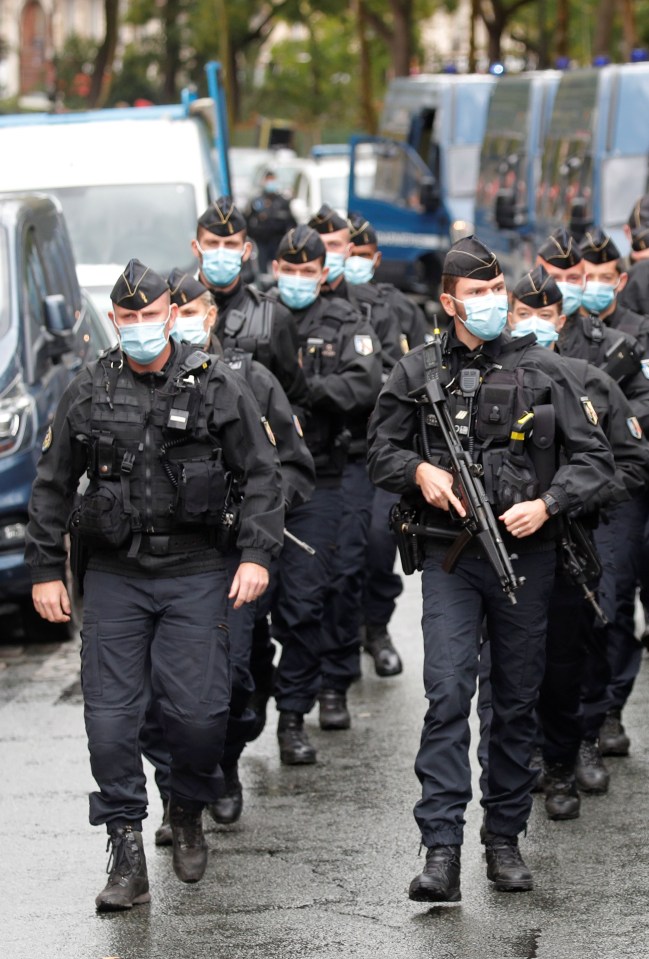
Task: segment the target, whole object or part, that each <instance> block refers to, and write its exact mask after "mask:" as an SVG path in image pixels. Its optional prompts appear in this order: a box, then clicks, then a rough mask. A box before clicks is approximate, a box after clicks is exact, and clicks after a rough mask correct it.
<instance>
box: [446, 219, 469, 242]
mask: <svg viewBox="0 0 649 959" xmlns="http://www.w3.org/2000/svg"><path fill="white" fill-rule="evenodd" d="M474 231H475V226H474V225H473V223H471V221H470V220H453V222H452V223H451V243H457V241H458V240H461V239H462V237H465V236H471V235H472V233H473V232H474Z"/></svg>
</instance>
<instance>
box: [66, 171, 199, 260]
mask: <svg viewBox="0 0 649 959" xmlns="http://www.w3.org/2000/svg"><path fill="white" fill-rule="evenodd" d="M47 192H48V193H54V194H55V196H57V197H58V198H59V200H60V201H61V205H62V207H63V212H64V213H65V219H66V221H67V225H68V230H69V232H70V237H71V239H72V246H73V248H74V254H75V259H76V261H77V263H83V264H91V263H92V264H98V263H115V264H119V265H120V266H121V265H123V264H125V263H128V261H129V260H130V259H132V258H133V257H137V259H139V260H141V261H142V262H143V263H146V264H147V266H150V267H152V268H153V269H154V270H156V272H158V273H162V274H163V275H166V274H167V273H169V272H170V271H171V269H172V268H173V267H178V268H182V269H186V270H193V269H194V267H195V265H196V261H195V259H194V256H193V254H192V251H191V241H192V239H193V238H194V237H195V236H196V198H195V195H194V189H193V187H192V186H191V184H189V183H133V184H110V185H106V186H88V187H70V188H65V189H63V188H55V189H47Z"/></svg>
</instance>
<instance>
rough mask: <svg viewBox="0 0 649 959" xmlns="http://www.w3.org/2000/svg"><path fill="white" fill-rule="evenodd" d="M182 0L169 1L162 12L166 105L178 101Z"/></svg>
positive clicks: (163, 83) (163, 84) (163, 88)
mask: <svg viewBox="0 0 649 959" xmlns="http://www.w3.org/2000/svg"><path fill="white" fill-rule="evenodd" d="M179 18H180V0H167V2H166V3H165V6H164V10H163V12H162V26H163V30H164V36H165V62H164V76H163V82H162V93H163V99H164V102H165V103H174V102H175V100H176V76H177V75H178V69H179V67H180V25H179V23H178V21H179Z"/></svg>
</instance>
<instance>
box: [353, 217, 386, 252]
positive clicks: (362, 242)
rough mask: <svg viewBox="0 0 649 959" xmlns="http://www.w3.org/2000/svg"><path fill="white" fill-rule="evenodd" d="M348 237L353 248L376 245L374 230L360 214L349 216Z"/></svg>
mask: <svg viewBox="0 0 649 959" xmlns="http://www.w3.org/2000/svg"><path fill="white" fill-rule="evenodd" d="M348 223H349V236H350V239H351V241H352V243H353V244H354V246H367V245H368V244H373V245H374V246H377V245H378V242H379V241H378V239H377V236H376V230H375V229H374V227H373V226H372V224H371V223H370V221H369V220H366V219H365V217H364V216H363V215H362V214H361V213H350V214H349V219H348Z"/></svg>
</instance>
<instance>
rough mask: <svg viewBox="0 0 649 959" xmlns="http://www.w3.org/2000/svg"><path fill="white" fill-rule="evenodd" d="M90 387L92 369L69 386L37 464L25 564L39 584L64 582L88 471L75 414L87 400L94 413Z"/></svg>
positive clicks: (31, 499) (27, 533)
mask: <svg viewBox="0 0 649 959" xmlns="http://www.w3.org/2000/svg"><path fill="white" fill-rule="evenodd" d="M91 388H92V377H91V375H90V374H89V371H88V370H87V369H86V370H83V371H82V372H81V373H79V375H78V376H77V377H76V378H75V379H74V380H73V381H72V383H70V385H69V386H68V388H67V389H66V391H65V393H64V394H63V396H62V397H61V399H60V401H59V405H58V407H57V410H56V414H55V416H54V422H53V424H52V433H51V437H52V439H51V443H50V446H49V448H48V449H46V450H45V451H44V452H43V453H42V454H41V457H40V459H39V461H38V465H37V469H36V479H35V480H34V484H33V486H32V493H31V498H30V501H29V521H28V523H27V531H26V534H25V541H26V546H25V562H26V563H27V565H28V566H29V567H30V568H31V575H32V582H34V583H46V582H50V581H52V580H62V581H65V565H66V560H67V555H68V552H67V547H66V543H65V534H66V531H67V522H68V518H69V516H70V511H71V509H72V502H73V498H74V494H75V492H76V490H77V486H78V484H79V478H80V476H81V475H82V473H83V472H84V470H85V468H86V451H85V447H84V444H83V443H80V442H79V441H78V440H77V439H76V436H77V435H78V430H77V429H76V428H75V420H78V416H75V413H78V408H79V406H80V405H81V404H83V403H84V400H87V402H88V408H89V403H90V395H91ZM44 445H45V444H44Z"/></svg>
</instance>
